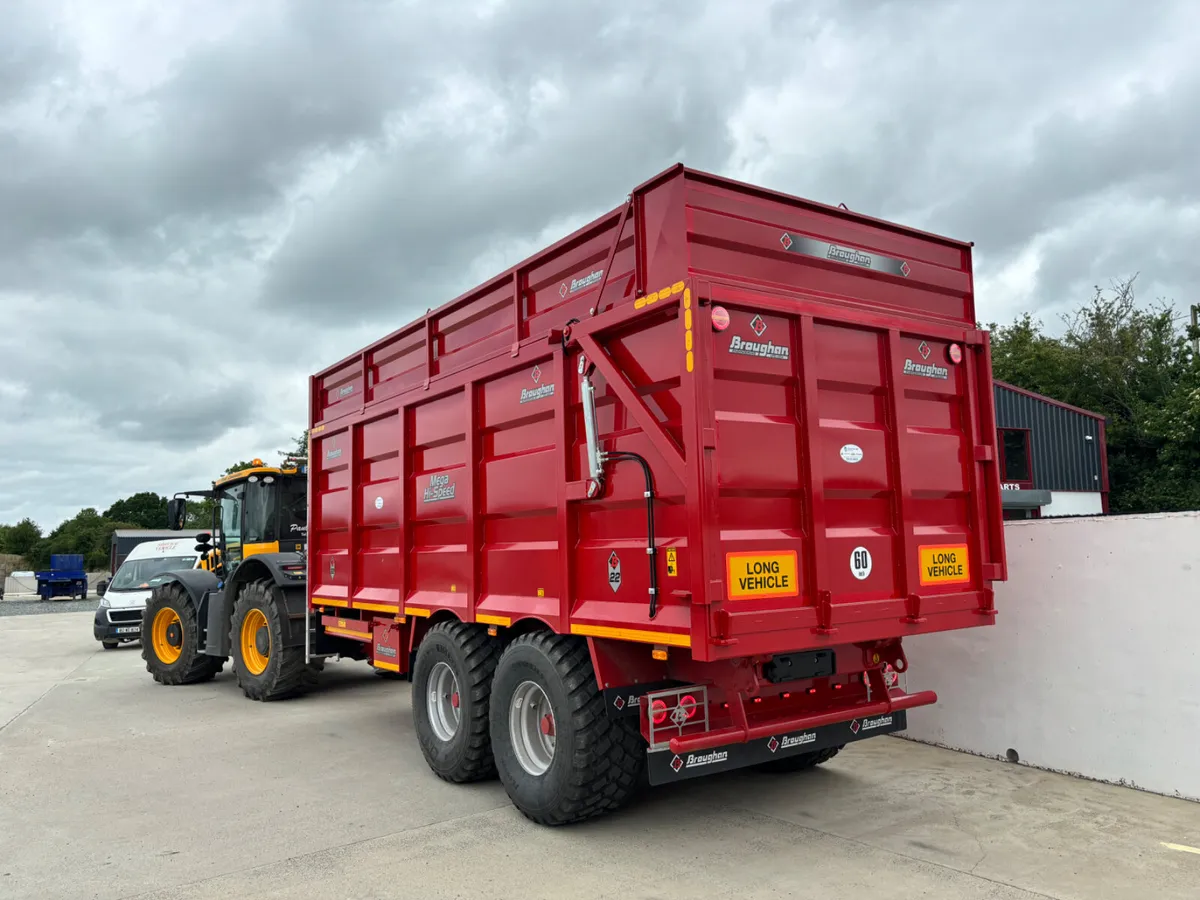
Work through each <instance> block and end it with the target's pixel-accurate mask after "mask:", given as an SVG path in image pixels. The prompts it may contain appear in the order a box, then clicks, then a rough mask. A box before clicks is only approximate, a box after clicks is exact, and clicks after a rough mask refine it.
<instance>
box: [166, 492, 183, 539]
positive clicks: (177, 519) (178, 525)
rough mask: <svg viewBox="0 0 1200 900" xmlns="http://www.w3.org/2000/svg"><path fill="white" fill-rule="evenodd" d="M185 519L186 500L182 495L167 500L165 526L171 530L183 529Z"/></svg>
mask: <svg viewBox="0 0 1200 900" xmlns="http://www.w3.org/2000/svg"><path fill="white" fill-rule="evenodd" d="M186 521H187V501H186V500H184V499H183V498H182V497H174V498H172V499H170V500H168V501H167V528H169V529H170V530H171V531H183V524H184V522H186Z"/></svg>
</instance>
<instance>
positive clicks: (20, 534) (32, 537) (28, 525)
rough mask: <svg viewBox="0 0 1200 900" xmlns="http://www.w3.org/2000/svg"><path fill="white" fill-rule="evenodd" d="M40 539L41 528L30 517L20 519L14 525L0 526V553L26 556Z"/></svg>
mask: <svg viewBox="0 0 1200 900" xmlns="http://www.w3.org/2000/svg"><path fill="white" fill-rule="evenodd" d="M41 539H42V529H41V528H40V527H39V526H38V525H37V524H35V523H34V521H33V520H32V519H28V518H26V519H22V520H21V521H20V522H18V523H17V524H16V525H5V526H3V527H2V528H0V553H15V554H16V555H17V556H24V557H26V562H28V561H29V559H28V557H29V555H30V554H31V553H32V552H33V550H34V549H35V548H36V547H37V545H38V542H39V541H40V540H41Z"/></svg>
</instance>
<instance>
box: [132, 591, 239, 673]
mask: <svg viewBox="0 0 1200 900" xmlns="http://www.w3.org/2000/svg"><path fill="white" fill-rule="evenodd" d="M159 598H162V599H166V600H167V601H168V602H167V603H162V602H158V601H159ZM167 605H170V606H171V607H173V608H174V609H175V611H176V612H177V613H178V614H179V619H180V622H181V624H182V625H183V628H184V631H185V632H187V631H188V630H189V629H190V630H191V633H192V634H197V635H198V634H199V633H200V625H199V621H198V619H197V615H196V607H195V606H194V605H193V604H192V598H191V597H190V596H189V595H188V592H187V591H186V590H184V588H183V586H182V585H180V584H179V583H178V582H169V583H168V584H165V585H162V586H161V587H159V588H157V589H156V590H155V592H154V594H152V595H151V596H150V599H149V600H148V601H147V602H146V611H145V612H144V613H143V614H142V632H141V637H142V659H143V660H145V662H146V671H147V672H149V673H150V674H151V675H152V676H153V677H154V680H155V681H157V682H158V683H159V684H169V685H178V684H199V683H200V682H202V681H210V680H211V679H213V678H214V677H216V675H217V673H218V672H220V671H221V669H223V668H224V667H225V660H224V659H223V658H221V657H218V656H209V655H208V654H206V653H195V654H194V655H193V656H192V658H191V660H190V661H189V662H188V663H187V665H186V666H183V667H182V668H178V669H174V668H168V667H166V666H164V665H163V664H162V662H161V661H160V660H159V659H158V657H157V656H156V655H155V653H154V641H153V638H152V634H153V630H152V628H151V627H150V626H151V624H152V623H153V622H154V616H155V615H156V614H157V612H158V610H160V609H162V608H164V607H165V606H167Z"/></svg>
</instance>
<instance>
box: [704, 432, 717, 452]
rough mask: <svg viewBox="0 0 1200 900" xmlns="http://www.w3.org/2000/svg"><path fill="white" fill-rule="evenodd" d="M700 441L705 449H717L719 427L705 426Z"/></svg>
mask: <svg viewBox="0 0 1200 900" xmlns="http://www.w3.org/2000/svg"><path fill="white" fill-rule="evenodd" d="M700 443H701V445H702V446H703V447H704V449H705V450H716V449H717V429H715V428H704V429H701V431H700Z"/></svg>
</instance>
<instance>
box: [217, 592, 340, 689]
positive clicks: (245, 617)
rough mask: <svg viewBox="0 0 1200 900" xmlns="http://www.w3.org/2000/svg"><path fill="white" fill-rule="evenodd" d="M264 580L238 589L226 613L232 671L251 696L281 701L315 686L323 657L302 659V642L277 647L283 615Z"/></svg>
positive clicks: (281, 643)
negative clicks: (230, 613) (235, 599)
mask: <svg viewBox="0 0 1200 900" xmlns="http://www.w3.org/2000/svg"><path fill="white" fill-rule="evenodd" d="M285 614H286V613H285V612H284V611H283V610H282V609H280V607H279V604H278V603H277V602H276V599H275V591H274V586H273V585H272V584H271V582H270V581H267V580H261V581H252V582H250V583H249V584H247V585H246V586H245V587H244V588H242V589H241V591H239V592H238V598H237V603H235V604H234V607H233V615H232V616H231V617H230V630H229V646H230V651H231V653H232V654H233V671H234V674H235V675H236V676H237V681H238V685H239V686H240V687H241V689H242V693H243V694H245V695H246V696H247V697H249V698H250V699H251V700H263V701H270V700H283V699H285V698H287V697H294V696H296V695H297V694H301V693H304V692H305V691H308V690H310V689H312V688H313V687H315V686H316V684H317V678H318V676H319V675H320V673H321V670H322V669H323V668H324V667H325V660H323V659H314V660H312V661H311V662H309V663H305V661H304V648H303V647H285V646H283V617H284V615H285Z"/></svg>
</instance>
